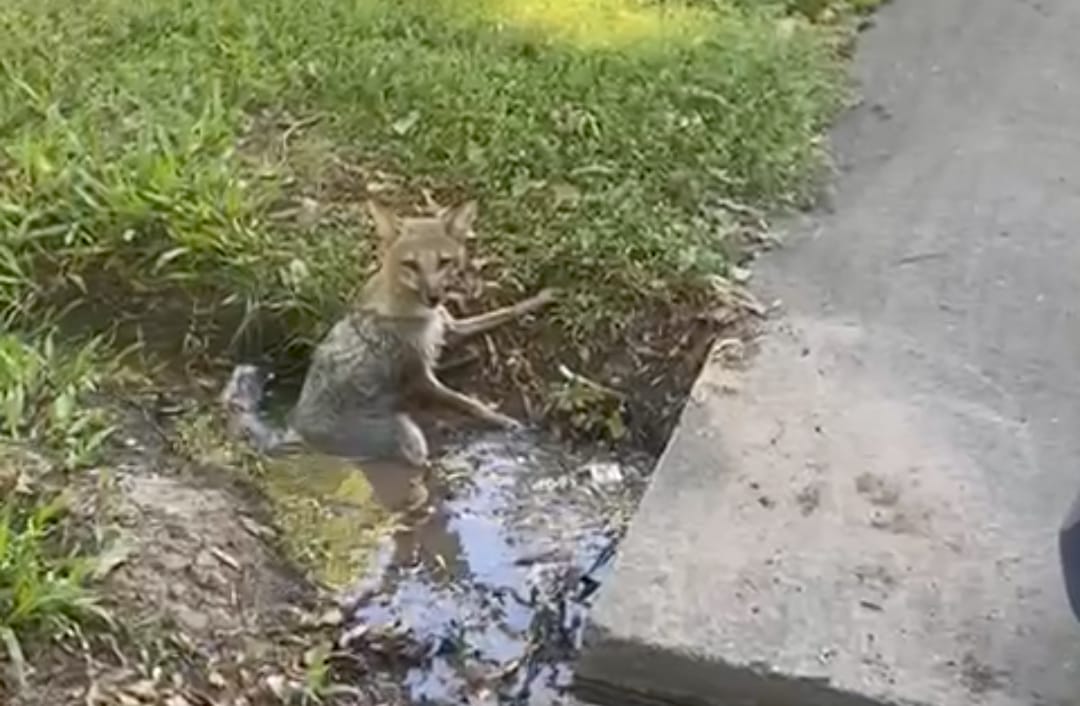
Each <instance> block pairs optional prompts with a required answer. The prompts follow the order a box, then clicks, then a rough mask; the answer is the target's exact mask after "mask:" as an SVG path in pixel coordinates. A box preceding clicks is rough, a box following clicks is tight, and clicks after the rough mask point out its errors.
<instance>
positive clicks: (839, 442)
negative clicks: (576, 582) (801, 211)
mask: <svg viewBox="0 0 1080 706" xmlns="http://www.w3.org/2000/svg"><path fill="white" fill-rule="evenodd" d="M856 72H857V78H858V79H859V81H860V85H861V91H862V95H863V96H864V98H865V102H864V104H863V105H862V106H861V107H859V108H857V109H856V110H854V111H852V112H851V113H850V114H849V115H847V116H846V117H845V118H844V119H843V120H842V121H841V124H840V125H839V126H838V127H837V129H836V130H835V132H834V138H833V139H834V151H835V153H836V155H837V159H838V162H839V164H840V167H841V174H840V176H839V179H838V183H837V191H836V198H835V201H834V210H833V212H832V213H830V214H818V215H817V216H815V217H813V218H810V219H807V220H806V222H803V223H800V224H798V226H797V227H796V228H794V232H793V233H792V236H791V239H790V241H789V244H788V246H787V247H786V248H784V249H783V250H782V251H780V252H778V253H775V254H773V255H770V256H768V257H767V258H766V260H765V261H764V262H763V263H762V268H761V269H760V270H759V273H760V275H761V279H760V280H759V283H758V284H759V289H761V290H762V291H763V293H764V294H765V298H766V299H771V298H773V297H778V298H780V299H782V300H783V302H784V303H785V308H786V311H787V314H786V315H785V316H784V317H782V318H780V319H779V320H777V321H776V322H774V323H773V324H772V325H771V326H770V330H769V332H768V334H767V336H766V337H765V339H764V342H763V346H762V349H761V351H760V352H759V354H758V355H757V356H756V358H755V359H754V360H753V362H752V364H751V365H750V366H749V367H748V368H747V369H745V370H731V369H726V368H725V367H724V366H723V365H722V364H721V363H714V364H710V365H709V366H707V367H706V370H705V371H704V372H703V374H702V377H701V379H700V381H699V382H698V384H697V387H696V389H695V391H694V394H693V396H692V400H691V402H690V403H689V404H688V406H687V410H686V412H685V416H684V419H683V421H682V424H681V426H680V428H679V430H678V431H677V433H676V435H675V437H674V439H673V440H672V442H671V445H670V447H669V449H668V451H667V453H666V454H665V456H664V458H663V459H662V460H661V463H660V467H659V469H658V471H657V476H656V479H655V481H654V484H653V486H652V488H651V489H650V490H649V492H648V494H647V496H646V498H645V501H644V504H643V506H642V508H641V510H640V513H639V516H638V518H637V519H636V521H635V524H634V526H633V527H632V529H631V531H630V534H629V536H628V538H627V541H626V542H625V544H624V546H623V550H622V554H621V555H620V558H619V561H618V565H617V569H616V575H615V577H614V579H613V580H612V581H611V582H610V584H609V586H608V588H607V589H606V590H605V591H604V592H603V593H602V595H601V598H600V602H599V605H598V606H597V608H596V610H595V611H594V613H593V617H592V624H591V626H590V629H589V634H588V642H587V649H586V652H585V655H584V657H583V659H582V663H581V665H580V668H579V678H578V682H577V686H578V688H579V693H580V694H582V695H583V696H587V697H588V699H589V700H591V701H596V702H603V703H610V704H619V705H620V706H621V705H622V704H632V703H637V702H641V703H655V702H657V701H659V702H671V703H678V704H696V705H701V704H707V705H712V704H716V705H717V706H721V705H724V706H726V705H734V704H742V703H754V704H757V703H760V704H761V706H794V705H796V704H797V705H798V706H817V705H821V706H824V705H828V706H846V705H848V704H853V705H860V706H862V705H869V704H912V705H915V704H917V705H920V706H921V705H928V706H929V705H933V706H969V705H970V706H975V705H976V704H978V705H979V706H1044V705H1046V706H1049V705H1053V706H1076V705H1077V704H1080V625H1077V624H1075V623H1074V622H1073V619H1072V617H1071V615H1070V614H1069V613H1068V608H1067V604H1066V601H1065V596H1064V589H1063V586H1062V579H1061V576H1060V570H1059V567H1058V565H1057V554H1056V544H1055V542H1056V532H1057V529H1058V526H1059V523H1060V521H1061V519H1062V517H1063V515H1064V513H1065V512H1066V510H1067V507H1068V505H1069V503H1070V501H1071V500H1072V498H1073V496H1074V495H1075V494H1076V493H1077V491H1080V1H1078V0H900V1H898V2H894V3H892V4H890V5H889V6H887V7H885V8H884V9H883V10H882V11H881V12H880V15H879V18H878V23H877V27H876V28H875V29H873V30H871V31H870V32H868V33H867V34H866V35H864V36H863V39H862V43H861V49H860V53H859V56H858V58H857V62H856ZM654 700H655V701H654Z"/></svg>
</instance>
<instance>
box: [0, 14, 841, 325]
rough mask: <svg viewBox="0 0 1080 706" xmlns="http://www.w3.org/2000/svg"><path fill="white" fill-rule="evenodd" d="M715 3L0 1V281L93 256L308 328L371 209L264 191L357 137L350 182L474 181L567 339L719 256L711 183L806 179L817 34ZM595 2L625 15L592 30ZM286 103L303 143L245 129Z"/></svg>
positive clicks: (504, 241)
mask: <svg viewBox="0 0 1080 706" xmlns="http://www.w3.org/2000/svg"><path fill="white" fill-rule="evenodd" d="M708 5H709V6H708V7H692V8H691V7H690V6H689V5H686V6H684V5H680V4H678V3H638V2H632V1H630V0H626V1H623V2H614V1H608V2H565V3H542V2H537V1H535V0H518V1H517V2H512V1H509V0H502V1H500V2H495V1H494V0H491V1H486V2H479V3H470V4H466V3H450V2H440V1H435V0H430V1H427V2H422V1H421V0H405V1H398V2H391V1H390V0H363V1H360V0H311V1H310V2H303V3H298V2H294V1H293V0H259V2H256V3H251V2H241V1H240V0H146V1H145V2H140V3H130V2H126V1H124V0H87V1H86V2H82V3H74V4H73V3H69V2H66V1H62V0H11V1H10V2H7V3H4V5H3V7H2V8H0V32H2V33H3V35H4V36H5V37H6V38H7V39H6V40H5V43H4V46H3V47H0V68H2V74H3V78H4V80H3V81H0V143H2V144H3V146H4V150H3V154H2V156H0V231H2V232H3V240H0V288H2V295H3V296H2V300H0V304H2V305H3V309H4V311H6V312H7V314H8V318H9V319H12V318H14V319H19V318H20V317H25V316H26V312H27V311H29V310H31V309H32V308H33V307H32V305H33V303H35V302H40V301H43V300H48V299H50V297H51V296H55V291H56V290H57V289H61V290H65V291H66V290H70V289H72V288H74V289H75V290H87V291H90V292H91V293H92V292H93V290H96V289H97V288H98V287H99V285H100V283H101V282H102V281H103V279H104V280H105V281H111V282H118V283H121V284H122V286H123V287H125V288H128V289H131V290H133V291H136V292H146V291H161V290H163V289H165V288H179V289H181V290H183V291H186V292H188V293H190V294H192V296H194V297H195V300H196V301H201V302H204V303H206V302H209V303H220V302H222V301H223V300H224V299H225V298H226V297H231V301H233V302H234V303H236V306H237V307H242V308H243V309H244V310H245V311H247V312H248V313H250V312H263V313H270V314H272V315H274V316H277V317H279V318H282V319H284V320H285V321H287V322H288V326H289V330H290V331H291V332H293V334H295V335H304V334H308V333H311V332H312V331H313V330H314V329H315V328H316V327H317V325H318V324H320V323H322V322H323V321H324V320H325V319H326V318H327V316H328V315H330V314H331V313H332V312H334V311H335V310H336V308H337V307H339V306H340V305H341V303H342V300H343V299H344V298H345V297H346V296H347V295H348V294H349V292H350V291H352V289H353V287H354V286H355V284H356V282H357V281H358V280H359V279H360V277H361V276H362V273H363V272H365V271H366V269H367V267H368V265H369V264H370V263H369V259H370V248H369V247H368V246H367V245H366V243H365V242H364V233H365V231H363V230H361V227H360V226H359V225H358V224H359V221H358V220H357V219H355V218H354V219H352V220H350V219H348V218H346V219H345V220H341V219H336V220H335V219H330V220H329V221H319V222H317V223H316V224H315V225H314V226H313V227H311V228H308V229H302V228H297V227H295V224H293V223H285V224H281V223H279V222H277V221H274V220H273V219H272V218H271V217H270V215H271V213H273V212H274V210H275V209H279V208H280V207H281V206H282V204H283V203H288V202H289V200H290V198H291V197H292V196H293V195H294V194H293V192H294V191H295V190H296V189H295V188H294V187H293V186H292V182H293V181H298V182H299V183H300V184H301V185H303V183H304V182H305V180H309V179H311V178H313V174H315V173H320V170H325V169H327V168H328V166H327V165H329V164H331V163H332V162H334V160H336V159H340V158H341V155H347V157H348V159H350V160H351V163H352V164H353V166H354V167H356V168H357V169H359V170H360V171H361V172H363V174H364V178H361V179H358V180H357V181H356V182H354V183H351V184H347V185H346V187H345V191H346V192H348V191H350V190H353V191H354V192H355V193H351V194H350V193H345V194H343V195H341V196H340V199H341V200H344V201H348V200H349V199H353V200H359V198H360V196H361V194H360V193H359V191H360V189H361V188H363V187H364V183H363V182H365V181H366V182H368V183H369V185H370V182H371V181H373V180H377V174H376V172H375V171H373V170H374V169H375V168H380V169H382V170H385V171H388V172H390V173H395V174H405V175H408V177H409V178H408V179H407V180H406V182H405V183H404V184H403V185H401V186H400V189H399V190H400V191H402V192H403V193H405V194H406V195H407V196H413V197H415V195H416V186H418V185H420V184H427V185H434V186H436V187H443V192H442V193H444V194H447V195H457V194H461V193H462V192H465V191H467V192H469V193H471V194H473V195H478V196H480V197H481V198H482V199H483V216H482V223H481V237H482V239H483V242H482V244H481V247H482V248H483V250H484V254H485V255H486V256H491V257H494V262H493V264H491V265H489V269H488V271H487V272H486V276H487V277H488V278H489V279H491V280H493V281H496V282H498V283H499V287H500V288H501V290H499V291H497V292H496V293H495V294H494V295H493V296H494V297H496V298H500V297H501V298H508V297H509V296H510V293H511V292H513V291H514V290H520V289H528V288H533V287H535V286H538V285H539V284H540V283H544V284H556V285H563V286H565V287H567V288H568V289H569V290H570V292H571V293H572V296H571V297H570V299H569V301H568V303H567V305H566V306H564V307H563V310H562V312H561V320H562V324H563V326H564V328H565V329H566V330H568V331H569V332H570V333H571V335H572V336H575V337H577V338H583V335H582V334H584V333H585V332H589V333H590V334H595V333H596V330H597V329H596V327H597V326H598V325H603V326H604V327H605V329H610V328H611V327H615V326H617V325H618V323H619V322H620V321H621V320H622V317H623V316H625V315H627V314H629V313H631V312H633V311H635V310H637V309H638V308H639V307H640V306H641V304H642V302H643V301H649V300H654V301H663V300H667V299H670V298H673V297H675V298H678V297H685V296H688V293H691V292H695V291H700V287H701V284H700V283H701V279H700V278H701V276H702V275H705V274H708V273H723V271H724V267H725V266H726V264H727V263H726V261H725V258H724V256H723V252H724V250H723V248H722V247H721V245H722V241H723V240H724V239H725V238H726V237H727V236H728V234H729V233H730V231H731V229H732V227H733V218H732V216H731V215H730V213H728V212H727V211H725V210H724V209H723V208H720V207H711V208H710V207H709V204H710V199H712V198H713V197H716V196H721V197H724V198H725V199H736V200H746V201H752V202H754V203H759V204H770V205H775V204H782V203H785V202H791V201H793V200H797V199H798V198H800V197H801V196H803V195H804V189H805V187H806V185H807V177H808V176H809V175H810V174H811V173H812V170H813V168H814V167H815V165H816V164H817V163H818V158H819V148H818V144H817V139H816V138H817V135H818V133H819V131H820V130H821V128H822V126H823V124H824V121H825V120H826V118H827V117H828V115H829V114H830V111H831V110H832V108H833V107H834V106H835V105H836V102H837V99H838V97H839V91H838V89H837V86H838V77H839V74H838V67H837V63H836V60H835V57H834V56H833V55H832V54H831V53H830V50H829V43H828V42H827V41H826V39H827V37H826V35H827V33H828V32H827V30H822V29H819V28H815V27H814V26H812V25H810V24H807V23H798V24H797V25H796V26H795V31H787V32H781V31H778V25H777V13H776V12H775V11H774V10H773V9H771V8H767V7H766V8H754V7H737V6H734V5H728V4H726V3H720V2H716V3H709V4H708ZM463 7H464V8H468V9H462V8H463ZM553 8H554V9H553ZM567 8H569V9H567ZM556 10H558V11H557V12H556ZM612 13H616V15H617V14H618V13H623V15H626V14H627V13H630V16H632V17H636V18H637V19H634V20H633V21H628V22H624V23H623V24H627V26H630V27H632V28H635V29H634V32H635V33H633V34H632V36H631V39H629V40H628V39H626V37H621V38H620V36H617V35H618V33H617V32H616V33H613V34H612V36H611V37H609V38H608V39H609V40H610V41H603V42H595V41H591V42H586V41H584V39H587V38H590V37H595V36H596V34H597V32H599V31H600V30H599V29H597V30H596V31H594V32H590V31H582V28H585V29H586V30H587V29H588V28H590V27H594V28H600V27H607V26H615V27H619V26H620V25H619V24H618V23H615V24H614V25H612V23H611V22H608V21H607V20H608V19H610V17H611V16H612ZM634 13H636V15H634ZM523 17H524V18H525V19H524V20H523V19H522V18H523ZM529 18H533V19H531V20H530V19H529ZM537 18H539V19H541V20H544V21H537ZM689 27H693V28H694V31H693V32H690V31H687V30H688V28H689ZM623 34H625V32H624V33H623ZM284 111H289V112H290V113H291V114H292V115H298V116H314V117H321V121H320V122H319V124H318V127H317V129H316V130H317V132H316V133H315V134H316V135H317V137H318V139H317V140H315V139H312V140H310V141H309V144H308V147H309V149H308V150H307V152H306V156H305V158H304V159H303V160H298V159H295V158H293V155H291V154H288V153H286V154H272V153H271V151H269V150H266V149H257V150H254V151H253V150H250V149H244V148H243V145H244V144H245V143H246V142H250V143H251V144H257V143H258V139H257V138H258V135H257V134H256V135H253V133H257V132H258V131H259V130H260V127H259V123H258V121H257V119H256V118H257V117H258V116H259V115H265V114H269V113H273V114H279V113H283V112H284ZM301 151H302V150H297V151H296V153H300V152H301ZM353 171H354V173H355V172H356V169H354V170H353ZM372 175H375V176H374V177H373V176H372ZM500 291H501V293H500ZM603 340H605V338H604V337H603V336H600V337H596V336H595V335H593V336H592V337H591V338H590V339H589V341H590V342H591V341H596V342H600V341H603ZM607 340H610V337H608V339H607Z"/></svg>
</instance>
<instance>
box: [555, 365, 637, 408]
mask: <svg viewBox="0 0 1080 706" xmlns="http://www.w3.org/2000/svg"><path fill="white" fill-rule="evenodd" d="M559 374H560V375H562V376H563V377H564V378H565V379H566V381H567V382H573V383H576V384H578V385H583V386H585V387H588V388H589V389H592V390H596V391H597V392H601V393H603V394H605V395H608V396H609V397H614V398H616V399H618V400H625V399H626V394H625V393H622V392H619V391H618V390H616V389H614V388H611V387H608V386H607V385H603V384H601V383H598V382H596V381H595V380H590V379H589V378H587V377H585V376H584V375H581V374H580V373H575V372H574V371H573V370H571V369H570V368H568V367H566V366H565V365H563V364H562V363H559Z"/></svg>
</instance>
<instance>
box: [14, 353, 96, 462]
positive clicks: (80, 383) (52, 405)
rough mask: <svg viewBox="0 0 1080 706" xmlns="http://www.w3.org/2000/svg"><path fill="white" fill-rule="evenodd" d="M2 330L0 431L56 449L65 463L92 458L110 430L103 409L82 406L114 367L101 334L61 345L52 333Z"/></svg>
mask: <svg viewBox="0 0 1080 706" xmlns="http://www.w3.org/2000/svg"><path fill="white" fill-rule="evenodd" d="M34 338H35V337H22V336H17V335H15V334H3V335H0V436H2V437H4V438H7V439H9V440H12V441H20V442H36V443H40V444H42V445H44V446H45V447H47V448H49V449H52V450H54V451H57V452H59V453H60V454H61V456H62V462H63V463H64V465H65V466H67V467H69V468H76V467H80V466H84V465H87V464H89V463H92V462H93V461H94V460H96V458H97V455H98V452H99V451H100V450H101V447H102V445H103V444H104V443H105V441H106V440H107V439H108V437H109V435H110V434H112V433H113V430H114V427H113V426H112V425H111V424H110V421H109V419H108V416H107V414H106V413H105V412H104V411H103V410H102V409H100V408H97V407H94V406H86V404H85V402H86V397H87V396H88V395H90V394H92V393H94V392H95V391H97V390H98V388H99V387H100V385H101V384H102V382H103V381H104V379H105V378H106V377H107V376H108V375H109V374H110V373H111V372H113V371H114V369H115V368H114V366H112V365H110V364H109V361H108V359H107V358H106V357H105V355H104V351H103V341H102V339H93V340H91V341H90V342H89V343H86V344H85V345H83V346H81V347H69V346H60V345H57V344H56V342H55V338H54V335H53V334H52V333H46V334H41V335H38V336H37V337H36V341H35V340H34Z"/></svg>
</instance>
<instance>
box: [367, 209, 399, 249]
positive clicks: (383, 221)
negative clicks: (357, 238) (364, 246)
mask: <svg viewBox="0 0 1080 706" xmlns="http://www.w3.org/2000/svg"><path fill="white" fill-rule="evenodd" d="M367 208H368V213H370V214H371V220H372V221H374V222H375V234H376V235H378V236H379V240H380V242H381V243H382V245H383V247H386V246H387V245H389V244H390V243H392V242H394V241H395V240H397V237H398V232H399V231H398V218H397V216H395V215H394V212H393V211H391V210H390V209H389V208H387V207H386V206H385V205H383V204H381V203H379V202H378V201H376V200H375V199H368V202H367Z"/></svg>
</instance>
